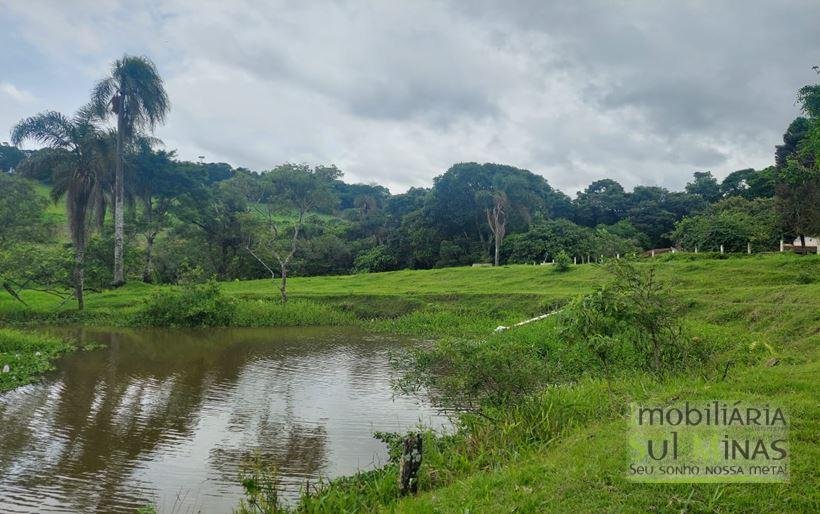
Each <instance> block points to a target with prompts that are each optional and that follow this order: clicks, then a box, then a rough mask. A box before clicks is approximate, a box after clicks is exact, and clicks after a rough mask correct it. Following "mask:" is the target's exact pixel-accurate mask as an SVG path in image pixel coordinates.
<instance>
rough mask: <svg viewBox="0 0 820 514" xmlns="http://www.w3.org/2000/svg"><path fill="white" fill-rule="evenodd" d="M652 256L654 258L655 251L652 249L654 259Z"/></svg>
mask: <svg viewBox="0 0 820 514" xmlns="http://www.w3.org/2000/svg"><path fill="white" fill-rule="evenodd" d="M654 256H655V249H654V248H653V249H652V257H654Z"/></svg>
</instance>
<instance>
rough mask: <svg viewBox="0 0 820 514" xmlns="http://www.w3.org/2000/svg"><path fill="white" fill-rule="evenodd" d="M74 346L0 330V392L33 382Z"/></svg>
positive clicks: (42, 336)
mask: <svg viewBox="0 0 820 514" xmlns="http://www.w3.org/2000/svg"><path fill="white" fill-rule="evenodd" d="M73 348H74V346H73V345H72V344H70V343H68V342H66V341H63V340H61V339H59V338H56V337H52V336H49V335H45V334H39V333H30V332H24V331H22V330H16V329H10V328H0V391H8V390H10V389H14V388H15V387H18V386H21V385H25V384H28V383H31V382H34V381H35V380H36V379H37V377H38V376H39V375H41V374H42V373H45V372H47V371H50V370H51V369H53V367H54V366H53V364H52V361H53V360H54V359H55V358H57V357H58V356H59V355H61V354H63V353H65V352H67V351H70V350H72V349H73Z"/></svg>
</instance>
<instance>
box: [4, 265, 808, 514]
mask: <svg viewBox="0 0 820 514" xmlns="http://www.w3.org/2000/svg"><path fill="white" fill-rule="evenodd" d="M650 265H654V266H656V267H657V270H658V273H659V276H660V277H661V278H662V279H663V280H664V281H666V282H667V283H669V284H671V286H672V287H673V288H674V291H675V294H676V296H677V297H678V299H679V300H680V301H681V302H682V303H683V304H684V305H685V306H686V314H685V319H684V321H685V324H686V326H687V329H688V330H690V331H691V332H692V333H693V334H696V335H697V336H698V337H699V338H700V339H701V340H702V341H703V344H706V345H709V346H710V347H711V348H713V349H714V358H713V359H712V361H711V362H710V364H709V366H707V367H705V368H704V369H703V370H700V371H697V370H693V371H691V372H687V373H683V374H677V375H673V376H666V377H664V378H662V379H658V378H656V377H654V376H649V375H647V374H644V373H637V372H636V373H621V374H619V375H618V376H615V377H613V378H612V379H611V380H610V381H608V382H607V381H606V380H603V379H602V378H600V376H596V375H595V374H593V373H589V374H582V376H580V377H579V379H578V380H577V381H575V382H573V383H571V384H569V385H567V386H566V387H561V388H556V389H547V390H543V391H542V392H539V393H536V394H532V395H529V396H528V397H527V398H526V399H524V400H522V401H521V402H518V403H515V404H510V405H508V406H505V407H503V408H498V409H497V410H496V411H494V412H492V415H493V416H492V417H493V419H494V421H493V422H489V421H487V420H485V419H480V418H469V417H468V418H465V419H464V420H462V426H463V428H462V430H460V431H459V432H458V433H456V434H455V435H453V436H450V437H446V438H433V437H432V436H430V435H428V436H427V437H428V439H427V440H426V450H425V463H424V465H423V466H422V474H421V478H420V489H421V492H420V493H419V495H418V496H415V497H411V498H403V499H402V498H398V497H397V496H396V493H395V480H396V474H395V473H396V470H395V467H394V466H392V467H391V466H387V467H386V468H384V469H381V470H376V471H374V472H370V473H366V474H362V475H358V476H356V477H351V478H347V479H343V480H339V481H336V482H333V483H331V484H330V485H329V486H327V487H326V488H324V489H323V490H322V492H321V493H320V494H318V495H314V496H312V497H310V498H306V499H305V500H304V503H303V504H302V505H301V508H302V510H304V511H307V512H354V511H358V510H364V511H388V512H393V511H396V512H543V511H557V512H598V511H602V512H645V511H653V512H749V511H759V512H817V511H820V499H818V493H817V491H818V490H820V488H818V486H819V485H820V483H818V462H820V454H818V444H817V434H820V424H819V423H818V415H819V414H820V409H818V405H819V404H818V402H817V395H816V391H817V389H818V378H817V377H818V376H820V366H818V359H817V357H818V348H819V347H820V345H818V343H820V281H819V280H818V277H820V258H818V257H817V256H806V257H799V256H795V255H780V254H770V255H754V256H749V257H746V256H738V257H733V258H725V259H720V258H715V257H714V256H711V257H710V256H704V255H700V256H689V255H676V256H669V257H665V258H658V259H655V260H654V261H653V262H650V261H648V260H645V261H641V262H639V263H638V266H639V267H643V266H650ZM606 280H607V274H606V272H605V271H604V269H603V268H602V267H601V266H598V265H582V266H577V267H574V268H573V269H572V270H571V271H569V272H567V273H557V272H555V271H554V270H552V269H551V267H549V266H506V267H500V268H451V269H439V270H429V271H399V272H391V273H379V274H362V275H351V276H337V277H309V278H298V277H297V278H293V279H292V280H290V281H289V284H290V296H291V298H292V300H291V301H290V302H289V303H288V304H287V305H282V304H281V303H279V301H278V290H277V284H274V283H272V282H271V281H270V280H258V281H245V282H229V283H224V284H222V289H223V291H224V292H225V293H226V294H227V296H228V297H229V298H232V299H233V300H234V302H235V304H236V316H235V318H234V321H233V323H234V324H236V325H319V324H328V325H344V324H356V325H361V326H364V327H366V328H370V329H372V330H378V331H388V332H393V333H401V334H407V335H411V336H415V337H419V338H424V339H437V340H441V341H447V340H456V339H459V340H460V339H464V340H469V341H472V342H474V343H475V344H478V345H481V346H486V347H491V348H497V349H499V351H502V352H503V351H504V348H505V347H508V346H509V347H513V346H515V345H519V346H521V345H523V346H526V345H527V344H529V343H528V342H529V341H533V342H535V341H540V340H542V339H544V338H549V337H551V335H550V333H551V332H550V331H551V330H552V328H553V325H552V323H551V322H550V321H549V320H547V321H544V322H537V323H533V324H530V325H527V326H525V327H521V328H516V329H512V330H509V331H506V332H502V333H498V334H496V333H494V332H493V329H494V328H495V327H497V326H498V325H511V324H513V323H515V322H518V321H521V320H524V319H527V318H529V317H532V316H535V315H538V314H542V313H545V312H549V311H551V310H554V309H555V308H556V307H557V306H560V305H562V304H563V303H565V302H566V301H568V300H569V299H571V298H573V297H575V296H576V295H579V294H582V293H586V292H589V291H591V290H593V289H594V288H595V287H596V286H598V285H600V284H602V283H603V282H605V281H606ZM167 287H168V286H160V287H157V286H146V285H144V284H140V283H131V284H128V285H127V286H125V287H123V288H120V289H118V290H114V291H105V292H102V293H91V294H89V295H88V297H87V310H86V312H84V313H82V314H78V313H76V311H74V310H73V307H72V306H71V305H69V304H66V305H63V306H62V307H60V308H58V307H57V305H58V303H59V301H58V300H56V299H54V298H53V297H50V296H48V295H44V294H39V293H32V292H26V293H25V294H24V299H25V300H26V301H27V302H28V303H29V304H30V306H29V307H25V306H22V305H21V304H19V303H17V302H15V301H14V300H13V299H11V298H10V297H8V295H5V296H0V320H2V321H3V322H4V323H5V324H10V325H27V324H42V323H64V322H83V323H98V324H113V325H127V324H133V323H135V319H136V316H135V315H136V313H138V312H139V311H140V309H141V308H142V306H143V304H144V303H145V301H146V298H148V297H149V295H150V294H152V293H154V292H156V291H160V294H162V291H166V289H165V288H167ZM556 351H557V353H556V357H555V358H556V359H561V358H562V355H563V354H561V351H560V349H556ZM727 360H731V361H732V366H731V367H727V368H726V371H725V372H724V373H720V369H721V368H722V366H723V363H724V362H726V361H727ZM772 363H775V365H772ZM513 365H514V363H513ZM722 375H725V376H722ZM674 398H687V399H704V400H705V399H729V400H741V399H743V400H754V401H758V402H767V401H776V402H780V403H782V404H784V405H785V406H786V407H787V408H788V409H789V412H790V413H791V417H792V425H791V428H790V430H791V432H790V445H791V455H792V457H791V480H790V482H789V483H785V484H732V485H729V484H678V485H665V484H652V485H650V484H638V483H632V482H630V481H628V480H626V478H625V476H624V475H625V459H626V457H625V448H626V444H625V430H626V422H625V412H626V411H625V409H626V405H627V404H628V403H629V402H630V401H648V400H654V401H670V400H672V399H674Z"/></svg>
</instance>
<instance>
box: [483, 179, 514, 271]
mask: <svg viewBox="0 0 820 514" xmlns="http://www.w3.org/2000/svg"><path fill="white" fill-rule="evenodd" d="M485 201H486V203H487V204H488V205H486V206H485V207H484V214H485V215H486V216H487V224H488V225H489V226H490V232H492V234H493V243H494V244H495V252H494V253H493V265H494V266H498V263H499V257H500V252H501V244H502V243H503V242H504V236H506V235H507V209H508V208H509V204H510V202H509V199H508V198H507V193H505V192H504V191H493V192H491V193H489V195H488V198H487V199H486V200H485Z"/></svg>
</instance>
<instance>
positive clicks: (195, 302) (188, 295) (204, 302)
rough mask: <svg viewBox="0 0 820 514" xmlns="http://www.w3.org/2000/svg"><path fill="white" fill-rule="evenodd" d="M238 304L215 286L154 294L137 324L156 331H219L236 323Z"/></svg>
mask: <svg viewBox="0 0 820 514" xmlns="http://www.w3.org/2000/svg"><path fill="white" fill-rule="evenodd" d="M235 313H236V302H235V301H234V300H233V299H231V298H228V297H226V296H225V294H224V293H223V292H222V288H221V287H220V286H219V284H218V283H216V282H213V281H211V282H207V283H205V284H194V285H188V286H183V287H177V288H173V289H171V288H166V289H162V290H159V291H155V292H154V293H152V294H151V296H149V297H148V299H147V300H146V301H145V305H144V306H143V308H142V310H141V311H140V312H139V313H138V314H137V318H136V319H137V323H138V324H142V325H150V326H155V327H218V326H229V325H231V324H232V323H233V319H234V315H235Z"/></svg>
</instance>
